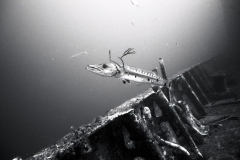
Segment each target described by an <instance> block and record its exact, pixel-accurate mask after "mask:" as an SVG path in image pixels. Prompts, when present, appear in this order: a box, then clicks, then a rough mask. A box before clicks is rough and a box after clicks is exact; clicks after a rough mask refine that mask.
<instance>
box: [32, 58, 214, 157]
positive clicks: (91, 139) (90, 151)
mask: <svg viewBox="0 0 240 160" xmlns="http://www.w3.org/2000/svg"><path fill="white" fill-rule="evenodd" d="M209 64H210V61H207V62H204V63H200V64H198V65H196V66H193V67H191V68H189V69H187V70H185V71H184V72H182V73H179V74H178V75H176V76H174V78H172V79H170V86H169V88H167V89H162V90H159V91H157V92H154V91H153V90H152V89H149V90H147V91H145V92H143V93H142V94H139V95H138V96H136V97H134V98H132V99H130V100H128V101H126V102H125V103H123V104H122V105H120V106H118V107H116V108H114V109H111V110H110V111H108V112H107V113H106V114H105V115H103V116H100V117H98V118H95V119H94V120H93V121H92V122H91V123H89V124H87V125H83V126H80V127H79V128H77V129H76V130H73V132H72V133H69V134H67V135H66V136H64V137H63V138H62V139H60V140H59V141H58V142H56V144H54V145H52V146H50V147H48V148H46V149H44V150H42V151H40V152H38V153H37V154H35V155H34V156H32V157H29V158H28V160H38V159H52V160H55V159H56V160H65V159H73V160H77V159H87V160H89V159H109V160H112V159H114V160H115V159H116V160H118V159H120V160H128V159H129V160H140V159H154V160H157V159H160V160H167V159H200V158H202V153H201V152H200V151H199V149H198V146H197V145H198V144H202V143H203V137H204V136H206V135H207V134H208V130H209V127H208V126H205V125H203V124H202V123H200V121H199V119H200V118H201V117H203V116H205V115H206V112H205V109H204V106H205V105H206V104H209V103H211V102H213V101H214V100H216V98H215V97H214V92H215V91H214V87H213V86H214V85H213V80H212V77H211V75H212V73H214V72H215V71H216V70H214V69H213V67H212V68H211V67H209V66H208V65H209ZM167 93H169V94H167Z"/></svg>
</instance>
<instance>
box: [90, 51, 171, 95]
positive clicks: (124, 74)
mask: <svg viewBox="0 0 240 160" xmlns="http://www.w3.org/2000/svg"><path fill="white" fill-rule="evenodd" d="M134 53H135V51H133V48H129V49H128V50H126V51H125V52H124V53H123V56H122V57H118V58H119V59H120V60H121V61H122V65H119V64H118V63H117V62H114V61H112V60H111V51H109V60H110V63H103V64H95V65H88V66H87V67H86V69H87V70H88V71H90V72H93V73H95V74H98V75H101V76H104V77H114V78H119V79H122V82H123V83H124V84H125V83H130V82H137V83H140V84H141V83H144V84H150V85H151V86H152V88H153V90H154V91H157V90H158V88H159V87H160V88H161V87H163V86H166V83H167V80H165V79H163V78H161V77H160V76H158V73H157V69H153V70H152V71H146V70H143V69H139V68H134V67H130V66H127V65H124V61H123V59H122V58H123V57H124V56H126V55H128V54H134Z"/></svg>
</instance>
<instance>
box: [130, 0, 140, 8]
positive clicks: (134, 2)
mask: <svg viewBox="0 0 240 160" xmlns="http://www.w3.org/2000/svg"><path fill="white" fill-rule="evenodd" d="M131 2H132V4H133V5H134V6H136V7H138V8H139V5H138V4H137V2H136V1H135V0H131Z"/></svg>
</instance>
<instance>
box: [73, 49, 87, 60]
mask: <svg viewBox="0 0 240 160" xmlns="http://www.w3.org/2000/svg"><path fill="white" fill-rule="evenodd" d="M87 54H88V53H87V51H84V52H80V53H77V54H74V55H72V56H70V57H69V59H75V58H77V57H79V56H83V55H87Z"/></svg>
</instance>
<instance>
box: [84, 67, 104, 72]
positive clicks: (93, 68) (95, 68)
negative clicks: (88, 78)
mask: <svg viewBox="0 0 240 160" xmlns="http://www.w3.org/2000/svg"><path fill="white" fill-rule="evenodd" d="M86 70H88V71H91V72H94V73H101V72H103V70H102V69H101V68H100V67H96V66H94V65H87V67H86Z"/></svg>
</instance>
